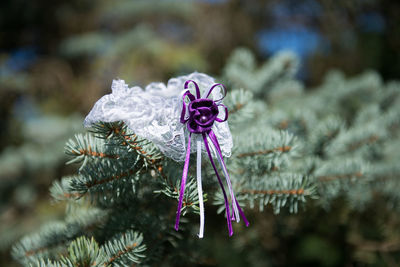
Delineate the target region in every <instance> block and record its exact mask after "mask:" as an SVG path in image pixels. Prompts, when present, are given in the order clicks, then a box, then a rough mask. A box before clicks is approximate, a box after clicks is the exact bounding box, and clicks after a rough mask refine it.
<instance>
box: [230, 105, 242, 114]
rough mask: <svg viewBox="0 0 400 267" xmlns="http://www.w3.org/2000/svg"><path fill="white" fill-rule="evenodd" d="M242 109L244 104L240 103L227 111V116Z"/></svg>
mask: <svg viewBox="0 0 400 267" xmlns="http://www.w3.org/2000/svg"><path fill="white" fill-rule="evenodd" d="M243 107H244V104H242V103H237V104H236V105H235V106H234V107H233V108H232V109H230V110H229V114H234V113H236V112H238V111H239V110H241V109H242V108H243Z"/></svg>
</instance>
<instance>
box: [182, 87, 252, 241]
mask: <svg viewBox="0 0 400 267" xmlns="http://www.w3.org/2000/svg"><path fill="white" fill-rule="evenodd" d="M190 83H193V85H194V86H195V89H196V97H195V96H194V95H193V94H192V93H191V92H190V91H189V90H187V91H186V92H185V93H184V94H183V96H182V99H183V103H182V113H181V118H180V121H181V123H183V124H186V127H187V129H188V131H189V138H188V146H187V150H186V159H185V164H184V167H183V174H182V181H181V188H180V192H179V202H178V210H177V215H176V221H175V229H176V230H178V229H179V219H180V214H181V209H182V202H183V195H184V193H185V185H186V180H187V174H188V170H189V161H190V147H191V139H192V134H201V135H202V140H201V139H197V189H198V195H199V208H200V231H199V237H200V238H202V237H203V232H204V204H203V191H202V185H201V147H202V144H201V142H202V141H203V142H204V145H205V148H206V150H207V154H208V157H209V159H210V162H211V165H212V166H213V168H214V171H215V174H216V176H217V179H218V183H219V185H220V187H221V189H222V193H223V195H224V201H225V208H226V218H227V224H228V230H229V236H231V235H232V234H233V229H232V223H231V221H232V220H236V221H237V222H239V221H240V217H242V218H243V220H244V222H245V224H246V226H248V225H249V222H248V221H247V219H246V217H245V215H244V213H243V211H242V209H241V208H240V206H239V203H238V201H237V200H236V197H235V194H234V192H233V190H232V185H231V181H230V177H229V174H228V171H227V168H226V165H225V162H224V160H223V158H222V152H221V148H220V145H219V143H218V140H217V137H216V135H215V134H214V132H213V130H212V127H213V125H214V122H224V121H226V120H227V119H228V108H227V107H226V106H225V105H223V104H222V103H221V101H222V99H223V98H224V97H225V96H226V88H225V86H224V85H223V84H220V83H217V84H214V85H213V86H212V87H211V88H210V89H209V91H208V93H207V95H206V96H205V97H204V98H201V96H200V89H199V86H198V85H197V83H196V82H195V81H193V80H188V81H186V82H185V86H184V89H188V88H189V84H190ZM216 87H221V88H222V89H223V92H224V95H223V97H222V98H221V99H218V100H212V99H209V98H208V97H209V96H210V94H211V92H212V91H213V90H214V88H216ZM186 97H187V98H189V101H190V102H189V105H188V107H186V103H185V100H186ZM219 107H223V108H224V110H225V117H224V118H223V119H221V118H218V115H219ZM186 112H188V115H189V116H188V118H185V115H186ZM208 139H209V140H210V141H211V146H210V144H209V141H208ZM210 147H211V149H210ZM211 150H212V151H213V153H214V155H215V156H216V157H217V159H218V161H219V163H220V165H221V168H222V171H223V173H224V176H225V179H226V183H227V186H228V189H229V193H230V198H231V205H230V204H229V201H228V196H227V194H226V191H225V188H224V184H223V182H222V180H221V177H220V176H219V173H218V171H217V167H216V166H215V163H214V159H213V157H212V154H211ZM230 207H232V210H233V212H232V214H231V209H230Z"/></svg>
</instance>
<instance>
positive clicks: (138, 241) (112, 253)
mask: <svg viewBox="0 0 400 267" xmlns="http://www.w3.org/2000/svg"><path fill="white" fill-rule="evenodd" d="M142 242H143V235H141V234H139V233H137V232H134V231H127V232H125V233H122V234H118V235H116V236H115V237H114V238H113V239H111V240H110V241H108V242H107V243H106V244H104V246H102V248H101V249H102V251H103V253H104V255H105V256H106V260H105V262H104V266H127V264H131V263H132V262H134V263H140V262H141V260H142V259H143V258H144V257H145V256H144V254H143V252H144V251H145V250H146V246H145V245H144V244H142Z"/></svg>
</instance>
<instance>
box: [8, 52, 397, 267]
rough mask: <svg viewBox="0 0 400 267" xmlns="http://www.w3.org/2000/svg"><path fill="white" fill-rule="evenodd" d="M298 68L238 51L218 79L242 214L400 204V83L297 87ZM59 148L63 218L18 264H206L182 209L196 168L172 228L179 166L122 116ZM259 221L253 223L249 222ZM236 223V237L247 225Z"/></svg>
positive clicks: (31, 241) (210, 188)
mask: <svg viewBox="0 0 400 267" xmlns="http://www.w3.org/2000/svg"><path fill="white" fill-rule="evenodd" d="M298 65H299V62H298V59H297V58H296V57H295V56H294V55H293V54H291V53H287V52H286V53H280V54H277V55H275V56H274V57H272V58H271V59H270V60H269V61H268V62H266V63H264V64H263V65H261V66H256V64H255V59H254V57H253V55H252V54H251V52H249V51H248V50H246V49H238V50H236V51H235V52H234V53H233V55H232V56H231V57H230V59H229V61H228V62H227V65H226V66H225V68H224V71H223V74H222V76H221V77H220V80H221V81H223V83H224V84H225V85H226V86H227V88H229V90H228V95H227V97H226V98H225V99H224V104H225V105H227V107H228V109H229V126H230V129H231V132H232V136H233V138H234V147H233V151H232V156H231V157H230V158H227V159H226V163H227V167H228V171H229V173H230V176H231V179H232V184H233V188H234V191H235V192H236V194H237V197H238V200H239V202H240V204H241V206H242V207H243V208H244V210H245V212H246V214H250V218H252V217H253V215H252V214H256V213H258V212H263V210H264V209H265V208H266V207H268V206H271V207H272V208H273V211H274V213H275V214H278V213H280V212H281V211H284V210H287V211H289V212H290V213H300V214H301V213H302V212H304V208H303V207H306V206H307V204H309V203H313V204H312V205H317V206H320V207H322V208H325V209H329V208H330V207H331V206H332V203H335V201H337V200H338V199H339V198H343V199H346V201H347V202H348V203H349V205H350V207H352V208H354V209H356V210H362V209H363V208H364V207H366V206H368V205H369V204H370V203H371V202H373V201H374V200H376V199H377V198H381V197H384V198H385V200H386V203H387V205H388V207H390V208H392V209H397V208H398V204H399V197H398V192H397V186H398V174H399V165H398V163H397V159H399V158H400V157H399V156H400V152H399V151H400V149H399V148H400V141H399V122H400V119H399V118H400V108H399V107H400V84H399V83H398V82H388V83H383V82H382V80H381V78H380V76H379V75H378V74H377V73H375V72H366V73H364V74H361V75H359V76H357V77H355V78H351V79H347V78H345V77H344V75H343V74H342V73H340V72H339V71H332V72H330V73H328V75H327V76H326V78H325V80H324V82H323V83H322V85H320V86H319V87H317V88H313V89H311V90H306V89H305V88H304V85H303V84H302V82H301V81H299V80H297V79H296V77H295V75H296V72H297V68H298ZM217 80H218V81H219V79H217ZM66 153H67V154H68V155H69V156H70V157H71V160H70V161H69V163H70V164H72V163H73V164H79V166H80V167H79V171H78V173H77V174H76V175H73V176H68V177H63V178H62V179H61V181H56V182H54V183H53V186H52V187H51V189H50V191H51V194H52V196H53V197H54V199H55V200H56V201H65V202H66V203H67V209H66V215H65V219H64V220H63V221H58V222H51V223H48V224H46V225H43V227H42V228H41V229H40V230H39V231H38V232H37V233H34V234H32V235H28V236H26V237H24V238H23V239H22V240H21V241H19V242H18V243H17V244H16V245H15V246H14V248H13V256H14V258H15V259H17V260H18V261H19V262H21V263H22V264H25V265H32V266H131V265H132V264H137V263H138V264H142V265H155V266H156V265H159V264H160V263H163V264H164V265H168V264H170V265H174V264H175V265H176V264H181V265H184V264H190V263H191V262H192V263H193V262H204V259H202V258H201V255H200V254H199V253H197V252H196V251H194V250H195V249H194V245H195V244H194V239H196V236H195V233H196V231H197V219H195V218H193V217H192V216H188V215H190V214H191V213H198V212H199V206H198V204H199V198H198V195H197V188H196V179H195V175H196V171H195V168H193V169H192V168H190V169H189V178H188V184H187V187H186V192H185V195H184V204H183V207H182V214H183V215H186V216H184V217H183V218H182V220H181V227H180V230H179V231H178V232H176V231H175V230H174V229H173V224H174V218H175V212H176V210H175V209H176V203H177V200H178V198H179V187H180V179H181V177H182V167H183V164H181V163H178V162H175V161H173V160H172V159H170V158H168V157H166V156H165V155H164V154H163V153H162V152H161V151H160V150H159V149H158V148H157V146H156V145H155V144H153V143H152V142H149V140H146V139H143V138H141V137H140V136H137V135H136V134H135V133H134V132H133V131H132V130H131V129H129V128H128V127H127V125H126V124H125V123H123V122H115V123H104V122H99V123H97V124H95V125H94V126H93V127H92V128H91V129H90V131H89V132H87V133H83V134H77V135H76V136H75V137H74V138H73V139H71V140H70V141H69V142H68V143H67V144H66ZM202 168H203V176H204V177H205V181H204V183H205V184H204V192H205V194H204V198H205V199H206V200H207V201H206V211H207V214H206V218H214V217H215V220H217V221H218V222H219V223H221V224H223V223H224V218H223V216H224V215H223V214H224V213H223V211H224V209H225V206H224V201H223V197H222V194H221V192H220V190H218V185H217V183H216V180H215V177H214V176H215V174H214V172H213V170H212V168H211V165H210V164H208V162H207V164H205V163H204V164H203V166H202ZM211 205H216V206H217V211H218V212H219V213H221V214H220V215H216V214H213V213H212V211H213V210H214V209H213V208H212V207H211ZM309 205H310V204H309ZM256 207H257V208H256ZM264 213H267V212H264ZM257 218H258V220H260V219H262V216H257ZM210 220H211V219H210ZM206 222H207V219H206ZM258 223H260V222H257V221H254V220H250V227H252V225H253V224H254V225H256V224H258ZM207 227H208V225H207V223H206V229H207ZM235 229H236V232H237V233H236V235H246V231H248V229H245V228H244V226H243V225H240V224H235ZM205 235H206V236H207V230H206V234H205ZM220 235H226V236H227V234H226V233H220ZM187 255H190V256H189V257H188V256H187Z"/></svg>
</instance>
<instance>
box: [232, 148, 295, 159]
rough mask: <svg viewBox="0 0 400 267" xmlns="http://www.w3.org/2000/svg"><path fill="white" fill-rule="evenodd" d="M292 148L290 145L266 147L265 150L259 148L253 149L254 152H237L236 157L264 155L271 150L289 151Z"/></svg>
mask: <svg viewBox="0 0 400 267" xmlns="http://www.w3.org/2000/svg"><path fill="white" fill-rule="evenodd" d="M291 149H292V147H291V146H283V147H276V148H273V149H266V150H259V151H254V152H248V153H242V154H239V155H238V156H237V157H238V158H243V157H249V156H257V155H266V154H270V153H273V152H277V151H279V152H289V151H290V150H291Z"/></svg>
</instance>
